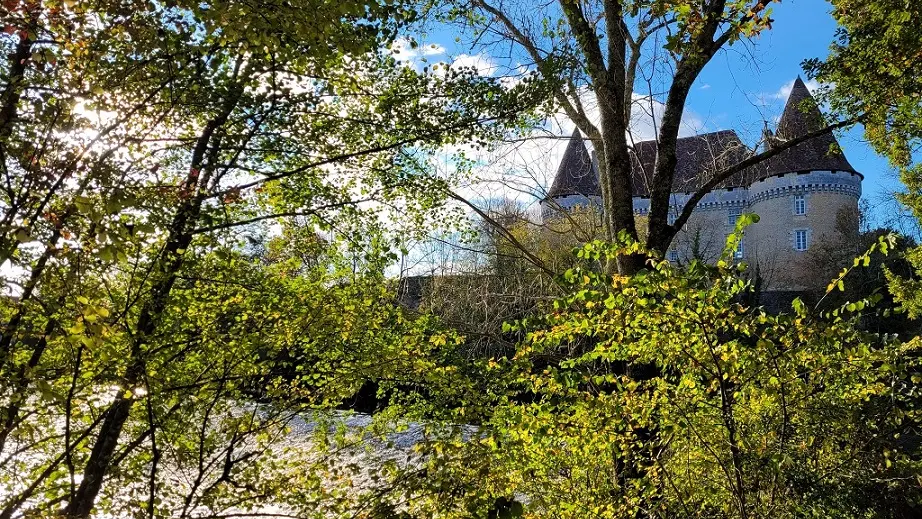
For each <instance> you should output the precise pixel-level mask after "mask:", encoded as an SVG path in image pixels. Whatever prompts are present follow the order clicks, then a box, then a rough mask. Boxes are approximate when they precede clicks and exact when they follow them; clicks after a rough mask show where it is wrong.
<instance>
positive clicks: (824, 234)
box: [542, 171, 862, 290]
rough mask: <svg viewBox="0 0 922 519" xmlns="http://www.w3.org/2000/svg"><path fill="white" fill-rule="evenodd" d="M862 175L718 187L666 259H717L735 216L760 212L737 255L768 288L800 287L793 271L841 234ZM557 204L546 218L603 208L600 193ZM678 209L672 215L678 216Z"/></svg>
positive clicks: (641, 201) (828, 174)
mask: <svg viewBox="0 0 922 519" xmlns="http://www.w3.org/2000/svg"><path fill="white" fill-rule="evenodd" d="M861 180H862V178H861V175H858V174H855V173H849V172H838V171H809V172H795V173H786V174H783V175H776V176H773V177H769V178H766V179H763V180H760V181H757V182H754V183H753V184H751V185H750V186H749V187H748V188H733V189H718V190H714V191H713V192H711V193H708V194H707V195H706V196H705V197H704V198H703V199H702V200H701V202H699V203H698V205H697V207H696V210H695V212H694V213H693V214H692V217H691V218H690V219H689V221H688V222H687V223H686V225H684V226H683V228H682V229H681V230H680V231H679V233H678V234H677V236H676V238H675V240H674V241H673V244H672V247H671V248H670V251H669V253H667V258H669V259H670V260H672V261H678V262H683V263H684V262H687V261H690V260H691V259H693V258H697V259H700V260H702V261H706V262H714V261H716V260H717V259H718V258H719V257H720V255H721V253H722V251H723V249H724V246H725V243H726V237H727V235H728V234H730V233H731V232H733V229H734V225H733V218H732V216H731V215H735V214H741V213H756V214H758V215H759V217H760V221H759V223H756V224H753V225H752V226H750V227H748V228H747V229H746V232H745V235H744V239H743V245H742V250H741V251H740V255H739V256H738V259H741V260H744V261H747V262H748V263H750V264H751V265H754V266H755V267H756V268H757V269H758V272H759V274H760V275H761V276H762V277H763V283H764V285H763V286H764V287H765V288H766V289H774V290H781V289H783V290H799V289H804V288H806V287H804V286H803V284H802V280H803V279H804V275H803V274H802V273H800V272H795V270H796V269H797V268H800V264H801V262H798V259H799V258H802V257H803V256H804V255H805V254H806V253H807V251H809V250H810V248H811V246H812V245H815V244H817V243H819V242H820V241H822V240H829V239H833V238H834V236H835V235H836V234H837V233H838V230H837V223H838V221H839V213H840V212H841V211H842V210H843V209H851V210H857V207H858V199H859V198H860V197H861ZM690 196H691V195H690V194H687V193H675V194H673V195H672V200H671V204H670V205H671V207H672V208H673V211H675V212H677V211H679V210H680V209H681V207H683V206H684V204H685V202H686V201H687V200H688V199H689V198H690ZM797 196H802V197H803V199H804V202H805V204H806V207H805V209H806V211H805V214H803V215H797V214H795V213H796V211H795V199H796V197H797ZM556 205H557V206H559V207H554V206H553V204H548V203H546V202H544V203H542V213H543V215H544V217H545V218H550V217H553V214H554V213H555V212H557V211H559V210H560V209H564V210H572V209H573V208H575V207H578V206H582V207H590V206H592V207H597V208H601V200H600V198H599V197H597V196H590V197H586V196H581V195H570V196H566V197H559V198H557V199H556ZM649 210H650V200H649V198H641V197H635V198H634V213H635V214H636V215H639V216H641V215H646V214H648V213H649ZM674 217H675V213H672V214H671V215H670V218H674ZM798 230H801V231H804V232H805V233H806V237H807V251H798V250H796V247H795V245H796V244H795V233H796V231H798Z"/></svg>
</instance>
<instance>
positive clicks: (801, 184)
mask: <svg viewBox="0 0 922 519" xmlns="http://www.w3.org/2000/svg"><path fill="white" fill-rule="evenodd" d="M823 127H824V122H823V118H822V114H821V113H820V111H819V108H818V107H817V104H816V101H815V100H814V98H813V96H812V95H811V94H810V91H809V90H808V89H807V86H806V85H805V84H804V82H803V81H801V79H800V78H799V77H798V78H797V80H796V81H794V87H793V89H792V90H791V95H790V96H789V97H788V100H787V103H786V105H785V107H784V112H783V113H782V115H781V119H780V121H779V122H778V129H777V131H776V132H775V134H774V136H773V138H772V139H769V140H768V144H767V145H768V146H769V147H770V146H777V145H779V144H780V143H782V142H784V141H787V140H789V139H794V138H796V137H801V136H803V135H806V134H808V133H809V132H813V131H817V130H820V129H822V128H823ZM862 179H863V177H862V175H861V174H860V173H858V172H857V171H855V169H854V168H853V167H852V165H851V164H849V162H848V160H847V159H846V158H845V155H844V154H843V153H842V151H841V149H840V148H839V143H838V142H837V141H836V138H835V136H834V135H833V134H832V133H826V134H824V135H822V136H820V137H816V138H814V139H811V140H809V141H806V142H804V143H801V144H798V145H797V146H794V147H792V148H790V149H787V150H785V151H783V152H781V153H780V154H778V155H776V156H775V157H773V158H772V159H770V160H768V161H767V162H766V163H765V164H762V165H760V166H759V167H758V168H757V175H756V178H755V179H754V181H753V182H752V183H751V184H750V186H749V211H750V212H753V213H756V214H758V215H759V216H760V218H761V221H760V222H759V223H757V224H754V225H753V226H751V227H750V228H749V229H747V231H746V242H747V243H748V244H749V254H748V255H747V256H748V259H749V260H750V262H752V263H756V264H758V266H759V268H760V273H761V274H762V275H763V276H764V277H765V282H766V288H779V289H803V288H811V287H808V286H805V285H804V280H805V279H809V278H808V277H807V276H809V273H804V272H798V271H799V270H803V269H804V268H806V267H805V265H804V264H803V261H802V260H803V259H804V257H806V256H807V251H809V250H811V248H813V247H815V246H816V245H817V244H819V243H821V242H822V241H824V240H833V239H835V238H836V237H837V234H838V233H839V230H838V229H837V222H838V221H841V218H840V215H841V214H842V212H844V211H855V212H857V210H858V199H859V198H860V197H861V181H862Z"/></svg>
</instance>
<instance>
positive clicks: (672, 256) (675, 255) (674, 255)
mask: <svg viewBox="0 0 922 519" xmlns="http://www.w3.org/2000/svg"><path fill="white" fill-rule="evenodd" d="M666 259H668V260H669V261H671V262H673V263H675V262H677V261H679V251H677V250H671V251H669V252H667V253H666Z"/></svg>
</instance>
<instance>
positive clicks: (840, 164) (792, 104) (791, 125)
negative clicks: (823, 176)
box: [756, 76, 858, 178]
mask: <svg viewBox="0 0 922 519" xmlns="http://www.w3.org/2000/svg"><path fill="white" fill-rule="evenodd" d="M824 126H825V122H824V121H823V115H822V113H820V109H819V107H818V106H817V104H816V100H815V99H814V98H813V95H812V94H811V93H810V90H809V89H808V88H807V85H805V84H804V82H803V80H801V79H800V77H799V76H798V78H797V79H796V80H794V86H793V87H792V88H791V94H790V95H789V96H788V100H787V103H786V104H785V105H784V112H782V114H781V119H780V120H779V121H778V130H777V132H775V135H774V138H773V139H771V140H770V141H769V146H777V145H778V144H780V143H783V142H785V141H788V140H790V139H794V138H797V137H802V136H804V135H806V134H808V133H810V132H815V131H817V130H821V129H823V128H824ZM756 169H760V170H762V171H761V174H760V175H759V178H766V177H770V176H773V175H781V174H784V173H790V172H795V171H816V170H830V171H848V172H851V173H858V172H857V171H855V168H853V167H852V165H851V164H850V163H849V162H848V159H846V158H845V155H844V154H843V153H842V150H841V148H840V147H839V143H838V141H836V137H835V135H833V134H832V132H830V133H826V134H823V135H820V136H819V137H815V138H813V139H810V140H809V141H806V142H803V143H801V144H798V145H797V146H794V147H793V148H790V149H787V150H785V151H783V152H781V153H780V154H778V155H776V156H775V157H773V158H771V159H770V160H768V161H767V162H766V163H765V164H764V165H760V166H756Z"/></svg>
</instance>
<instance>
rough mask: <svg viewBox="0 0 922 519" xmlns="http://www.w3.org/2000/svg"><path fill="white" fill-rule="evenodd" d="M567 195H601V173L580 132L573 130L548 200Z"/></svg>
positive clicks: (548, 194) (549, 191)
mask: <svg viewBox="0 0 922 519" xmlns="http://www.w3.org/2000/svg"><path fill="white" fill-rule="evenodd" d="M567 195H583V196H590V195H601V190H600V188H599V171H598V170H597V169H596V167H595V161H594V160H592V156H591V155H590V154H589V150H588V149H586V143H585V142H583V136H582V135H581V134H580V133H579V130H573V135H572V136H571V137H570V142H569V144H567V150H566V151H565V152H564V153H563V158H562V159H560V166H558V167H557V175H555V176H554V183H553V184H551V189H550V190H548V192H547V196H548V198H554V197H558V196H567Z"/></svg>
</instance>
